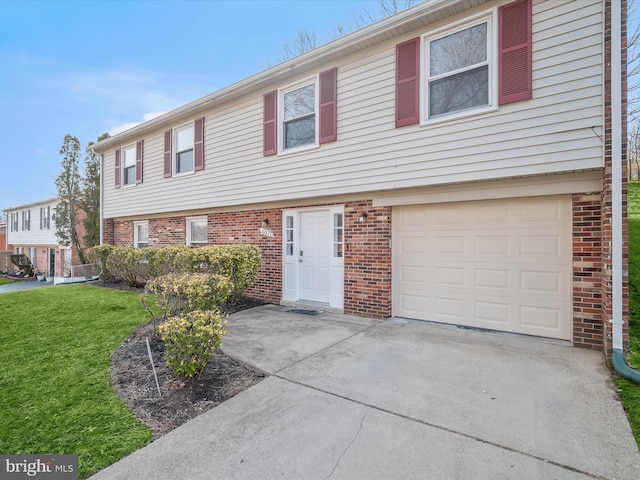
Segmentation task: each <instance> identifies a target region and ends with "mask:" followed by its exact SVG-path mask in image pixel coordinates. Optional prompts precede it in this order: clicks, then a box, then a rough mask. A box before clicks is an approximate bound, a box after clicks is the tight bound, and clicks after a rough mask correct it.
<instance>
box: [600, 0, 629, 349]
mask: <svg viewBox="0 0 640 480" xmlns="http://www.w3.org/2000/svg"><path fill="white" fill-rule="evenodd" d="M614 1H615V0H614ZM626 6H627V2H626V0H622V3H621V8H622V32H621V37H622V49H623V52H622V61H623V64H622V72H621V74H622V83H623V85H622V131H621V132H613V131H612V121H611V119H612V116H611V115H612V111H611V71H610V68H605V79H604V80H605V96H604V122H605V130H604V175H603V177H604V181H603V187H602V316H603V327H604V338H603V343H604V351H605V353H606V354H610V353H611V351H612V350H613V345H612V325H611V320H612V318H613V303H612V301H613V291H612V273H613V272H612V259H611V257H612V250H611V247H612V233H613V232H612V224H611V222H612V183H611V182H612V165H613V163H612V162H613V160H614V159H613V158H612V140H613V138H614V135H615V136H616V137H618V138H620V139H622V158H620V159H615V160H616V161H619V162H620V163H621V169H622V175H623V179H622V210H623V222H622V223H623V225H622V229H623V238H624V245H623V251H622V269H623V272H622V275H623V284H622V297H623V300H622V321H623V322H624V323H623V328H622V342H623V345H624V348H625V349H627V348H628V345H629V282H628V248H627V238H628V237H627V215H626V212H627V168H626V164H627V157H626V155H627V122H626V109H627V88H626V86H627V74H626V60H627V54H626V45H627V42H626V33H627V29H626V20H627V9H626ZM604 42H605V65H607V66H610V65H611V1H610V0H608V1H607V2H606V3H605V37H604Z"/></svg>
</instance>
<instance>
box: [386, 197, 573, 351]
mask: <svg viewBox="0 0 640 480" xmlns="http://www.w3.org/2000/svg"><path fill="white" fill-rule="evenodd" d="M392 220H393V222H392V223H393V270H392V275H393V314H394V315H395V316H399V317H406V318H415V319H421V320H431V321H437V322H445V323H452V324H457V325H466V326H470V327H480V328H488V329H493V330H502V331H507V332H516V333H524V334H529V335H538V336H544V337H553V338H561V339H567V340H570V339H571V323H572V322H571V312H572V308H571V284H572V278H571V272H572V269H571V260H572V255H571V239H572V235H571V200H570V197H568V196H553V197H531V198H522V199H508V200H487V201H477V202H459V203H447V204H432V205H418V206H409V207H394V209H393V217H392Z"/></svg>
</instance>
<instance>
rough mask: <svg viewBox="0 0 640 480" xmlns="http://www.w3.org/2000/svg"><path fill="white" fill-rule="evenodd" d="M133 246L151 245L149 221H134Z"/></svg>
mask: <svg viewBox="0 0 640 480" xmlns="http://www.w3.org/2000/svg"><path fill="white" fill-rule="evenodd" d="M133 246H134V247H136V248H144V247H148V246H149V222H146V221H145V222H133Z"/></svg>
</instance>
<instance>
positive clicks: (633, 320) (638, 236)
mask: <svg viewBox="0 0 640 480" xmlns="http://www.w3.org/2000/svg"><path fill="white" fill-rule="evenodd" d="M627 205H628V209H629V331H630V337H631V342H630V344H631V345H630V352H629V355H628V357H627V362H628V363H629V366H630V367H632V368H635V369H636V370H640V182H629V195H628V202H627ZM618 385H619V387H620V396H621V398H622V403H623V405H624V409H625V411H626V412H627V416H628V417H629V423H630V424H631V429H632V430H633V434H634V436H635V438H636V442H637V443H638V446H639V447H640V386H639V385H635V384H633V383H631V382H628V381H627V380H624V379H622V378H620V379H618Z"/></svg>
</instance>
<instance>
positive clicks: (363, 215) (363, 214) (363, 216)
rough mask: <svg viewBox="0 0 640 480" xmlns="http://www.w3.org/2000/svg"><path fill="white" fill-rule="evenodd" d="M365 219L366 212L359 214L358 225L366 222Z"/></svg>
mask: <svg viewBox="0 0 640 480" xmlns="http://www.w3.org/2000/svg"><path fill="white" fill-rule="evenodd" d="M367 217H368V215H367V212H362V213H361V214H360V223H364V222H366V221H367Z"/></svg>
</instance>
